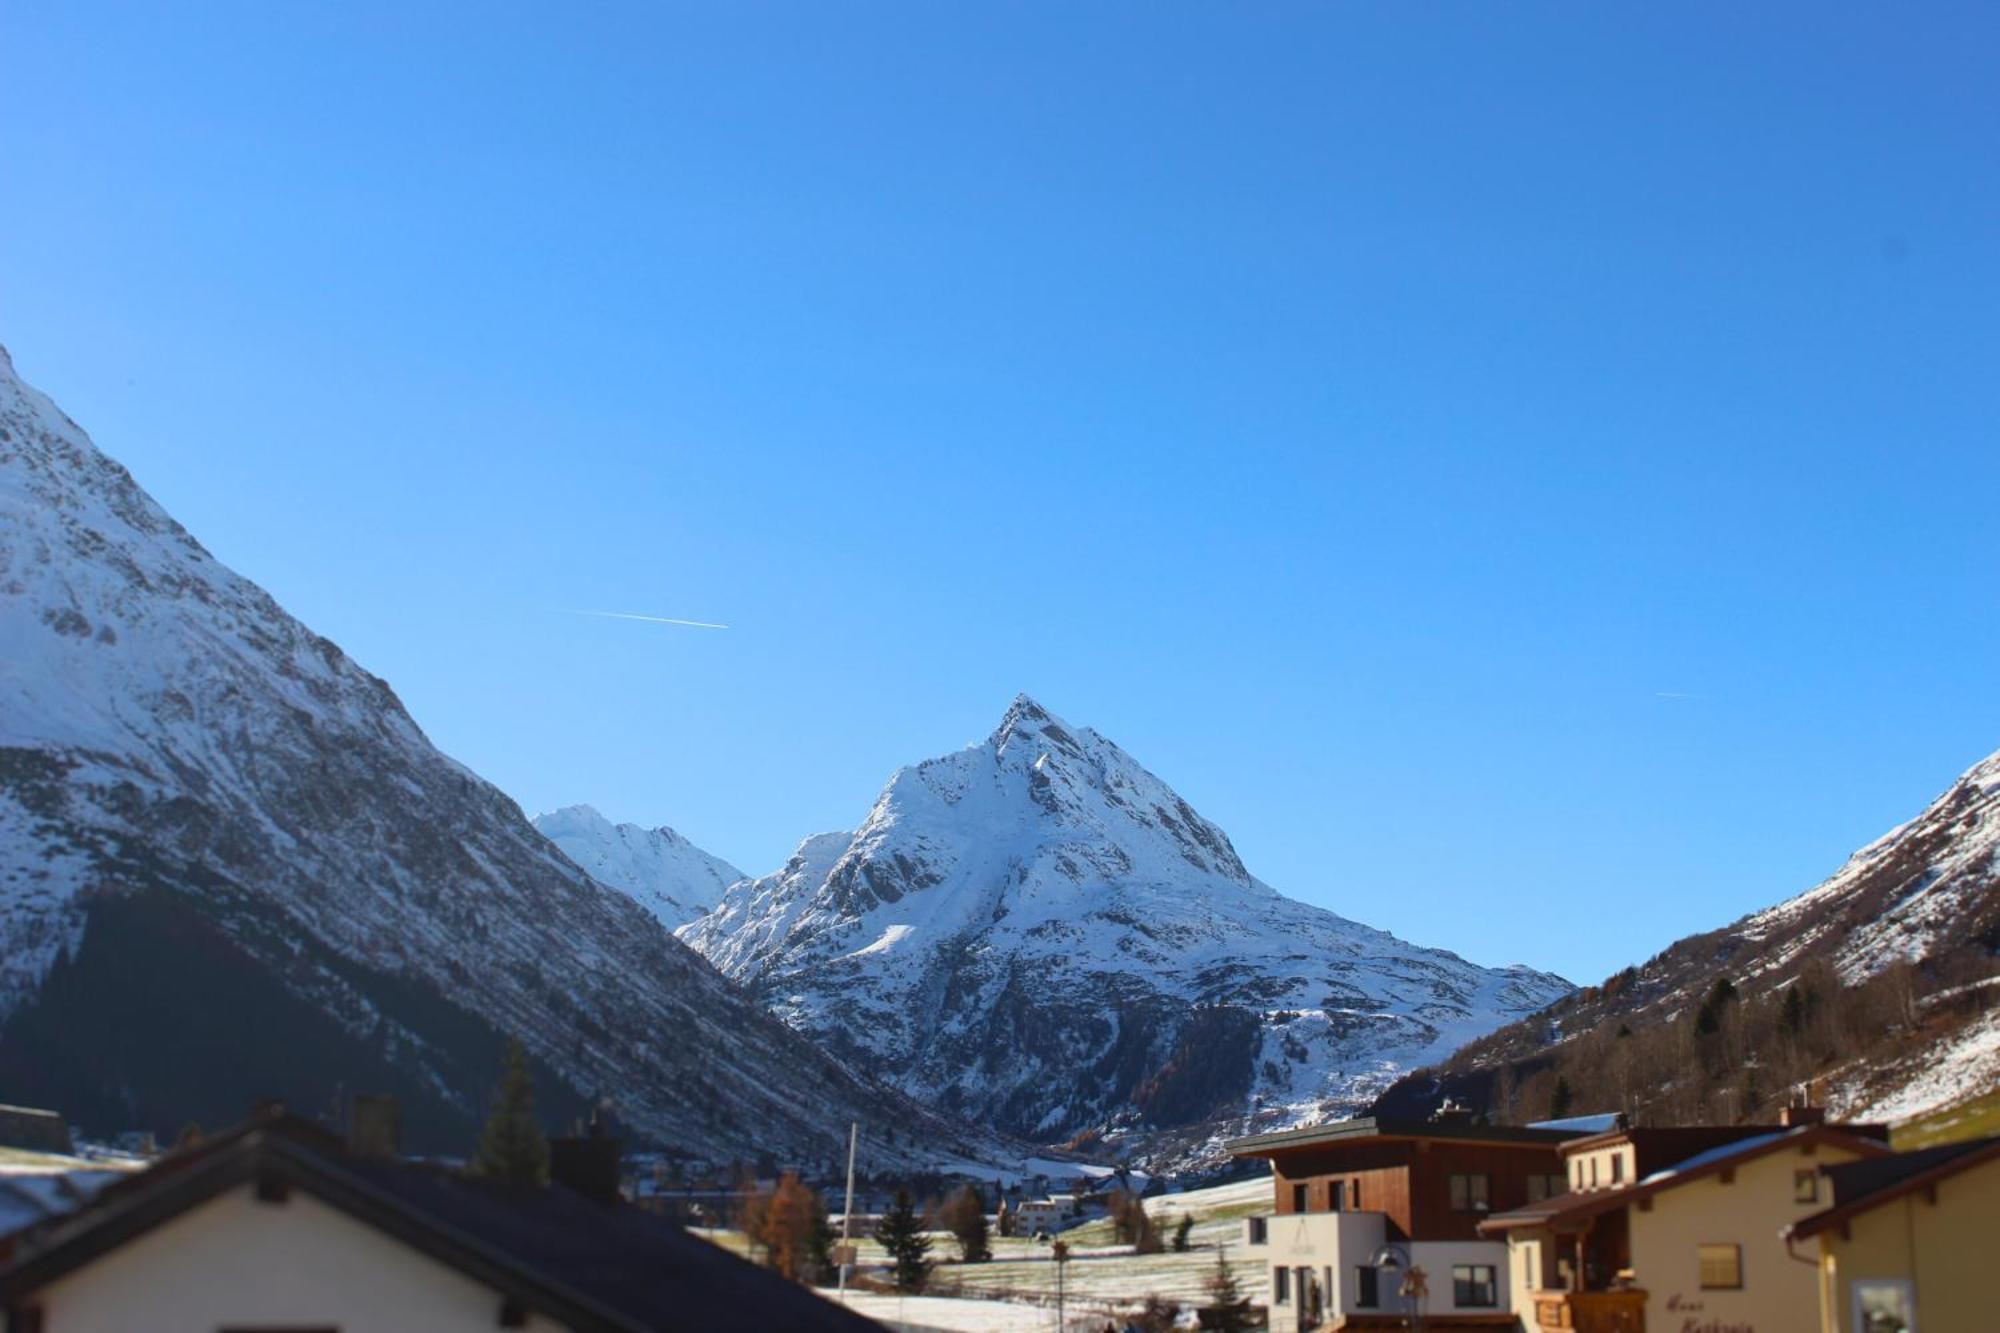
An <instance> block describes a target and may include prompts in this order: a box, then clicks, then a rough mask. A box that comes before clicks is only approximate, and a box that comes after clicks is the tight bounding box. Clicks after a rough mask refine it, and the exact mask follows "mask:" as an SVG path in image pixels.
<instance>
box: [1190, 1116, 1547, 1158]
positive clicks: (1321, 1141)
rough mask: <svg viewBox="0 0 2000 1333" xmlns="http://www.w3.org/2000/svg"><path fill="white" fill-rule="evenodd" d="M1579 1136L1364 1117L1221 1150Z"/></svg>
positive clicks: (1237, 1152)
mask: <svg viewBox="0 0 2000 1333" xmlns="http://www.w3.org/2000/svg"><path fill="white" fill-rule="evenodd" d="M1577 1132H1578V1131H1576V1130H1570V1129H1550V1128H1536V1127H1534V1126H1532V1125H1529V1126H1522V1125H1475V1124H1473V1123H1472V1122H1471V1121H1469V1120H1466V1121H1459V1120H1422V1119H1418V1118H1416V1117H1414V1116H1411V1117H1407V1118H1405V1117H1398V1116H1362V1117H1361V1118H1359V1119H1356V1120H1339V1121H1335V1122H1334V1123H1333V1124H1330V1125H1311V1126H1308V1127H1306V1128H1304V1129H1286V1130H1280V1131H1279V1132H1277V1133H1275V1134H1252V1135H1249V1136H1248V1137H1246V1138H1240V1139H1231V1140H1229V1142H1227V1143H1225V1144H1223V1145H1222V1147H1223V1151H1225V1152H1227V1153H1229V1154H1231V1155H1232V1156H1235V1157H1262V1156H1265V1155H1268V1154H1270V1153H1274V1152H1288V1151H1290V1150H1292V1149H1294V1148H1320V1147H1327V1146H1330V1145H1333V1144H1339V1143H1350V1142H1354V1141H1356V1140H1360V1139H1462V1140H1469V1141H1471V1142H1474V1143H1525V1144H1548V1145H1554V1144H1558V1143H1563V1142H1566V1141H1567V1140H1570V1139H1573V1138H1575V1137H1576V1136H1577Z"/></svg>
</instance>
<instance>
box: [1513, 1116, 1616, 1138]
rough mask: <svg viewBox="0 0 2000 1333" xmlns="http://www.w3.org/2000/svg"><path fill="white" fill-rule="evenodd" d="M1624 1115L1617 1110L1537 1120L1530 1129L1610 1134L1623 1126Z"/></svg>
mask: <svg viewBox="0 0 2000 1333" xmlns="http://www.w3.org/2000/svg"><path fill="white" fill-rule="evenodd" d="M1624 1118H1625V1117H1624V1116H1622V1115H1620V1114H1619V1113H1618V1112H1616V1111H1606V1112H1605V1113H1604V1114H1602V1115H1573V1116H1569V1117H1567V1118H1566V1119H1562V1120H1537V1121H1534V1122H1533V1123H1531V1124H1530V1125H1529V1126H1528V1128H1529V1129H1573V1130H1576V1131H1578V1132H1579V1133H1583V1134H1609V1133H1610V1132H1611V1131H1612V1130H1614V1129H1618V1128H1621V1124H1620V1122H1621V1121H1623V1120H1624Z"/></svg>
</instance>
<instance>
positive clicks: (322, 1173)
mask: <svg viewBox="0 0 2000 1333" xmlns="http://www.w3.org/2000/svg"><path fill="white" fill-rule="evenodd" d="M251 1182H257V1183H258V1184H259V1185H278V1186H284V1187H289V1188H293V1189H298V1190H301V1191H303V1192H305V1193H307V1194H310V1195H311V1196H312V1197H313V1198H315V1199H317V1200H319V1201H320V1202H321V1203H323V1204H326V1205H328V1206H330V1207H333V1208H336V1209H339V1210H340V1211H342V1212H344V1213H346V1214H348V1215H349V1216H351V1217H353V1218H355V1219H357V1220H358V1221H361V1222H363V1223H365V1224H367V1225H369V1226H372V1227H374V1228H376V1229H377V1230H379V1231H382V1232H384V1233H386V1234H388V1235H390V1236H393V1237H394V1238H396V1239H397V1240H399V1241H401V1242H403V1243H404V1244H406V1245H408V1246H410V1247H411V1248H412V1249H415V1250H417V1251H419V1252H421V1253H423V1254H425V1255H427V1256H429V1257H430V1258H431V1259H433V1260H435V1261H437V1262H438V1263H441V1264H443V1265H445V1266H446V1267H449V1268H452V1269H455V1270H457V1271H459V1272H461V1273H463V1274H465V1275H466V1276H467V1277H470V1278H472V1279H473V1280H474V1281H477V1282H480V1283H483V1284H485V1285H487V1286H489V1287H491V1288H492V1289H493V1290H494V1291H495V1292H496V1293H498V1295H500V1296H503V1297H507V1298H510V1299H512V1300H515V1301H518V1302H519V1303H520V1304H521V1305H522V1306H524V1307H526V1308H527V1309H529V1310H532V1311H537V1312H539V1313H542V1314H545V1315H547V1316H548V1317H550V1318H552V1319H555V1320H556V1321H558V1322H560V1323H563V1324H566V1325H568V1326H569V1327H571V1328H573V1329H577V1330H579V1331H580V1333H647V1331H650V1330H656V1329H668V1328H673V1329H680V1328H688V1327H698V1328H702V1329H716V1330H743V1331H744V1333H749V1331H750V1330H753V1329H754V1330H760V1331H761V1330H768V1329H774V1328H784V1329H803V1330H828V1333H861V1330H866V1329H871V1328H875V1327H876V1326H875V1325H874V1324H873V1323H872V1322H870V1321H869V1320H866V1319H863V1318H861V1317H860V1316H859V1315H856V1314H853V1313H851V1312H849V1311H847V1310H845V1309H842V1308H841V1307H840V1306H838V1305H835V1304H833V1303H832V1302H830V1301H826V1300H822V1299H821V1298H820V1297H818V1296H815V1295H813V1294H812V1293H811V1292H809V1291H807V1290H806V1289H804V1288H802V1287H799V1286H796V1285H794V1284H792V1283H790V1282H786V1281H784V1280H783V1279H781V1278H779V1277H777V1276H776V1275H774V1274H771V1273H768V1272H766V1271H764V1270H762V1269H760V1268H757V1267H756V1266H754V1265H752V1264H750V1263H748V1262H746V1261H744V1260H742V1259H739V1258H737V1257H736V1256H735V1255H733V1254H730V1253H729V1252H728V1251H726V1250H724V1249H722V1248H721V1247H719V1246H716V1245H711V1244H709V1243H708V1242H707V1241H705V1240H702V1239H700V1238H699V1237H696V1236H691V1235H689V1234H688V1233H687V1232H685V1231H683V1230H682V1229H681V1228H680V1227H678V1226H675V1225H674V1224H673V1223H671V1222H668V1221H666V1220H665V1219H663V1218H660V1217H656V1216H654V1215H653V1214H651V1213H647V1212H645V1211H643V1210H641V1209H637V1208H631V1207H624V1206H606V1205H601V1204H596V1203H592V1202H590V1201H589V1200H587V1199H585V1198H583V1197H582V1196H581V1195H578V1194H574V1193H572V1192H570V1191H569V1190H565V1189H562V1188H560V1187H550V1188H548V1189H532V1188H524V1187H518V1186H512V1187H510V1186H504V1185H497V1184H493V1183H490V1182H484V1181H478V1180H471V1179H467V1178H465V1177H462V1176H456V1175H450V1174H447V1173H444V1172H442V1171H436V1170H430V1169H426V1168H423V1167H418V1166H411V1165H408V1164H405V1163H401V1162H394V1161H387V1160H377V1159H368V1158H360V1157H351V1156H348V1155H346V1154H345V1152H344V1151H342V1150H341V1148H340V1146H339V1141H338V1139H335V1138H333V1137H332V1136H331V1135H328V1134H327V1133H326V1132H325V1131H323V1130H320V1129H319V1128H318V1127H317V1126H314V1125H311V1124H309V1123H307V1122H303V1121H299V1120H295V1119H291V1118H266V1119H264V1120H262V1121H252V1122H250V1124H248V1125H247V1126H244V1127H241V1128H239V1129H237V1130H234V1131H231V1132H230V1133H228V1134H225V1135H222V1136H220V1137H219V1138H217V1139H214V1140H210V1141H209V1142H207V1143H204V1144H202V1145H200V1146H199V1147H196V1148H193V1149H191V1150H188V1151H184V1152H177V1153H173V1154H170V1155H169V1156H168V1157H166V1158H163V1159H162V1160H161V1161H160V1162H159V1163H158V1164H157V1165H156V1166H154V1167H152V1168H150V1169H148V1170H146V1171H143V1172H140V1173H138V1174H136V1175H134V1176H132V1177H130V1178H128V1179H126V1180H122V1181H119V1182H117V1183H115V1184H113V1185H111V1186H109V1187H107V1188H106V1189H104V1190H103V1191H102V1192H101V1193H100V1194H99V1195H98V1196H97V1198H96V1199H95V1200H94V1201H92V1202H91V1203H90V1204H88V1205H86V1206H85V1207H83V1208H82V1209H81V1210H79V1211H78V1212H77V1213H75V1214H73V1215H72V1216H70V1217H69V1218H67V1219H65V1220H64V1221H61V1222H58V1223H56V1224H54V1225H53V1226H51V1227H50V1228H48V1229H47V1230H45V1231H43V1232H41V1233H39V1234H36V1235H33V1236H31V1237H30V1238H29V1239H28V1240H26V1241H25V1242H24V1243H23V1244H22V1246H21V1249H20V1251H19V1253H18V1255H17V1257H16V1259H15V1261H14V1262H13V1263H12V1264H11V1265H9V1266H7V1267H6V1268H4V1269H0V1304H16V1303H21V1302H23V1301H25V1300H26V1299H28V1298H29V1297H31V1296H32V1295H33V1293H34V1292H36V1291H38V1290H40V1289H41V1288H43V1287H45V1286H47V1285H49V1284H50V1283H52V1282H55V1281H56V1280H58V1279H59V1278H61V1277H63V1276H65V1275H66V1274H68V1273H71V1272H74V1271H76V1270H77V1269H79V1268H82V1267H83V1266H84V1265H86V1264H89V1263H90V1262H92V1261H93V1260H95V1259H97V1258H98V1257H100V1256H101V1255H103V1254H106V1253H108V1252H110V1251H112V1250H114V1249H116V1248H117V1247H118V1246H120V1245H122V1244H125V1243H126V1242H128V1241H131V1240H133V1239H135V1238H137V1237H139V1236H142V1235H144V1234H146V1233H147V1232H149V1231H151V1230H152V1229H153V1228H155V1227H157V1226H160V1225H162V1224H165V1223H167V1222H170V1221H172V1220H173V1219H174V1218H176V1217H178V1216H180V1215H181V1214H182V1213H185V1212H187V1211H188V1210H190V1209H192V1208H194V1207H197V1206H199V1205H200V1204H202V1203H205V1202H207V1201H208V1200H210V1199H213V1198H215V1197H217V1196H218V1195H221V1194H223V1193H225V1192H227V1191H229V1190H232V1189H235V1188H238V1187H240V1186H243V1185H246V1184H249V1183H251Z"/></svg>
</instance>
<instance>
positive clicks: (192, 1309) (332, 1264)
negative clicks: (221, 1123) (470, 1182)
mask: <svg viewBox="0 0 2000 1333" xmlns="http://www.w3.org/2000/svg"><path fill="white" fill-rule="evenodd" d="M37 1299H38V1300H39V1301H40V1302H41V1304H42V1309H43V1315H44V1321H45V1322H44V1324H43V1328H44V1329H45V1330H46V1333H215V1330H216V1329H217V1328H219V1327H224V1326H231V1325H240V1326H250V1327H255V1326H258V1325H264V1326H274V1325H275V1326H284V1325H296V1326H305V1327H316V1326H331V1327H336V1328H338V1329H340V1330H341V1333H432V1331H435V1333H457V1330H465V1333H472V1331H473V1330H478V1331H479V1333H491V1330H493V1329H494V1328H496V1327H497V1326H498V1315H499V1311H500V1295H499V1293H498V1292H496V1291H493V1290H491V1289H489V1288H487V1287H485V1286H482V1285H481V1284H479V1283H477V1282H474V1281H473V1280H472V1279H470V1278H467V1277H464V1276H462V1275H461V1274H459V1273H458V1272H457V1271H456V1270H455V1269H450V1268H446V1267H444V1266H442V1265H441V1264H438V1263H437V1262H436V1261H434V1260H432V1259H429V1258H427V1257H425V1256H424V1255H422V1254H419V1253H418V1252H417V1251H415V1250H412V1249H410V1248H408V1247H407V1246H405V1245H403V1244H402V1243H401V1242H400V1241H396V1240H393V1239H391V1238H390V1237H388V1236H385V1235H383V1234H382V1233H381V1232H379V1231H376V1230H375V1229H373V1228H372V1227H368V1226H366V1225H364V1224H362V1223H360V1222H357V1221H355V1220H353V1219H352V1218H350V1217H348V1216H347V1215H346V1214H345V1213H342V1212H339V1211H337V1210H335V1209H333V1208H329V1207H328V1206H326V1205H325V1204H323V1203H320V1202H319V1201H318V1200H316V1199H313V1198H311V1197H310V1196H308V1195H306V1194H304V1193H303V1192H301V1191H298V1190H294V1191H292V1195H291V1197H290V1198H289V1199H288V1200H286V1201H285V1202H284V1203H281V1204H270V1203H259V1202H258V1201H257V1199H256V1197H255V1194H254V1191H253V1189H252V1187H251V1186H248V1185H245V1186H243V1187H241V1188H239V1189H236V1190H232V1191H230V1192H229V1193H227V1194H223V1195H219V1196H217V1197H216V1198H214V1199H211V1200H210V1201H209V1202H207V1203H205V1204H202V1205H200V1206H198V1207H196V1208H193V1209H190V1210H189V1211H188V1212H186V1213H183V1214H181V1215H180V1216H179V1217H178V1218H175V1219H174V1220H173V1221H170V1222H167V1223H165V1224H163V1225H161V1226H159V1227H156V1228H154V1229H153V1230H152V1231H149V1232H147V1233H146V1234H144V1235H143V1236H140V1237H139V1238H137V1239H136V1240H133V1241H130V1242H128V1243H127V1244H125V1245H122V1246H120V1247H119V1248H117V1249H115V1250H113V1251H112V1252H111V1253H109V1254H107V1255H105V1256H104V1257H102V1258H100V1259H98V1260H97V1261H96V1262H95V1263H92V1264H89V1265H87V1266H85V1267H83V1268H81V1269H78V1270H77V1271H76V1272H74V1273H71V1274H70V1275H69V1276H68V1277H66V1278H64V1279H62V1280H61V1281H59V1282H57V1283H55V1284H53V1285H51V1286H49V1287H47V1288H45V1289H44V1290H43V1291H42V1292H41V1293H40V1294H39V1295H38V1297H37ZM528 1327H529V1328H530V1329H532V1330H534V1331H535V1333H556V1330H559V1329H560V1328H562V1325H559V1324H555V1323H553V1322H550V1321H548V1320H545V1319H542V1318H541V1317H539V1316H536V1317H534V1318H533V1319H532V1320H531V1321H530V1323H529V1324H528Z"/></svg>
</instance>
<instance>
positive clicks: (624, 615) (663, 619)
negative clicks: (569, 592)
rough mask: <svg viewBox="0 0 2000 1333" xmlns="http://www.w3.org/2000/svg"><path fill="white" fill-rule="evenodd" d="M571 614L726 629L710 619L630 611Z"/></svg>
mask: <svg viewBox="0 0 2000 1333" xmlns="http://www.w3.org/2000/svg"><path fill="white" fill-rule="evenodd" d="M570 614H571V615H573V616H603V617H604V618H605V619H606V620H643V621H645V622H646V623H647V624H649V625H685V626H686V627H687V628H689V629H728V628H729V626H727V625H718V624H716V623H715V622H713V621H710V620H675V619H674V618H673V617H671V616H641V615H634V614H633V613H632V612H630V611H572V612H570Z"/></svg>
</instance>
